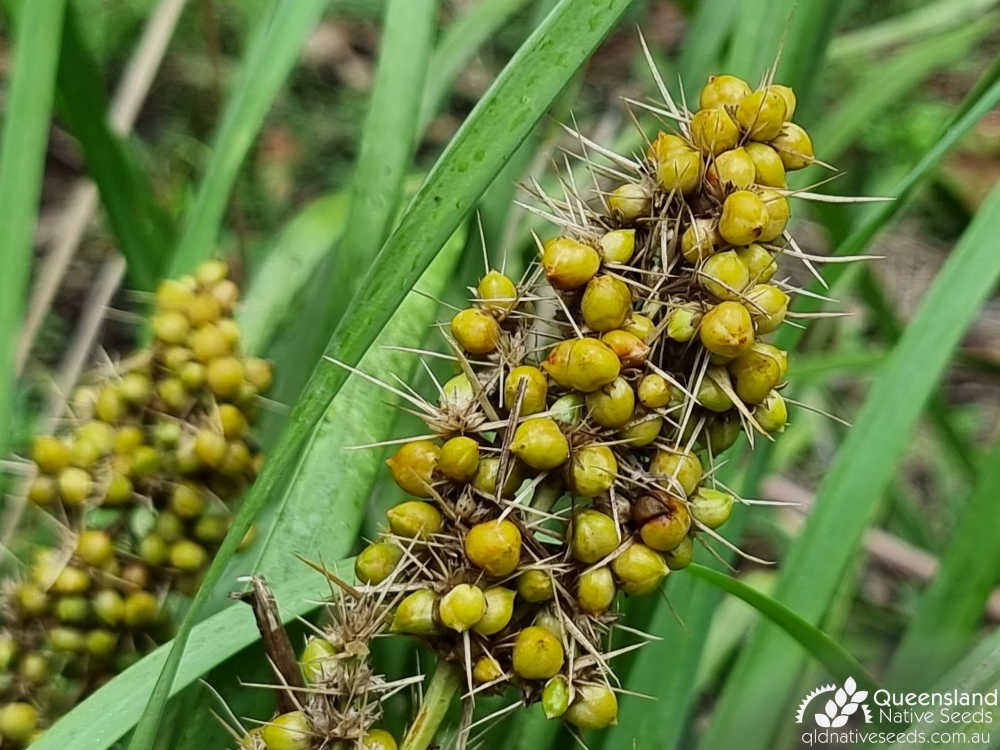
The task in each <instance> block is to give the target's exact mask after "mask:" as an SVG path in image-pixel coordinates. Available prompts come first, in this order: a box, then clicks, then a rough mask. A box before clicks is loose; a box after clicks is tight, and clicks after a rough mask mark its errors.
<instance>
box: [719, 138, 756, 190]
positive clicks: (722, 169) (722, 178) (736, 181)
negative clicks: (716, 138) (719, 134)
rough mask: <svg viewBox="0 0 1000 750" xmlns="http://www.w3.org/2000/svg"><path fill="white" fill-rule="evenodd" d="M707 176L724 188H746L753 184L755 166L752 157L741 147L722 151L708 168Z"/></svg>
mask: <svg viewBox="0 0 1000 750" xmlns="http://www.w3.org/2000/svg"><path fill="white" fill-rule="evenodd" d="M708 177H709V179H710V180H713V181H714V182H717V183H718V184H719V185H720V186H721V187H722V188H724V189H726V190H732V189H733V188H735V189H737V190H746V189H747V188H748V187H750V186H751V185H753V184H754V180H755V179H756V177H757V168H756V167H755V166H754V163H753V159H751V158H750V154H748V153H747V152H746V151H745V150H744V149H742V148H732V149H729V150H728V151H723V152H722V153H721V154H719V155H718V156H716V157H715V163H713V164H712V166H711V167H709V168H708Z"/></svg>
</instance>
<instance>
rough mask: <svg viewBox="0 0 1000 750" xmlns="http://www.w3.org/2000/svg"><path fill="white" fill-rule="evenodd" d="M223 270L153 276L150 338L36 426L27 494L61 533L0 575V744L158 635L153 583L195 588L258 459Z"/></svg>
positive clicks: (257, 366)
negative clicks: (6, 577) (61, 424)
mask: <svg viewBox="0 0 1000 750" xmlns="http://www.w3.org/2000/svg"><path fill="white" fill-rule="evenodd" d="M227 275H228V272H227V267H226V265H225V264H224V263H222V262H219V261H209V262H206V263H204V264H202V265H201V266H199V267H198V269H197V270H196V272H195V273H194V274H193V275H192V276H187V277H184V278H181V279H178V280H169V281H164V282H163V283H162V284H161V285H160V287H159V289H158V291H157V293H156V303H155V304H156V310H155V312H154V315H153V317H152V329H153V334H154V341H153V343H152V344H151V346H150V347H149V348H147V349H145V350H143V351H140V352H139V353H137V354H135V355H133V356H131V357H130V358H129V359H127V360H126V361H124V362H122V363H120V364H117V365H115V366H114V367H112V368H110V369H109V371H106V372H100V373H96V374H95V375H94V378H93V380H92V383H91V384H88V385H83V386H81V387H80V388H79V389H78V390H77V391H76V392H75V393H74V395H73V397H72V399H71V404H70V406H71V410H72V419H71V420H70V423H69V424H68V427H67V430H66V432H65V433H63V434H59V435H42V436H38V437H36V438H35V440H34V443H33V446H32V454H31V457H32V460H33V461H34V463H35V466H36V468H37V474H36V476H35V477H34V478H33V479H32V480H31V481H30V483H29V486H28V490H27V492H28V497H29V498H30V500H31V501H32V502H33V503H35V504H36V505H38V506H40V507H42V508H44V509H45V510H46V511H48V512H49V514H50V516H49V517H50V518H51V519H53V520H54V521H55V522H56V524H57V526H58V528H59V536H60V541H59V542H58V543H57V544H55V545H54V546H51V547H45V548H41V549H39V550H37V551H36V553H35V555H34V560H33V562H32V564H31V565H30V566H29V568H28V571H27V575H26V576H23V577H22V578H21V579H20V580H11V581H7V582H6V583H5V585H4V601H3V607H2V611H0V620H2V627H3V630H2V632H0V680H2V681H3V684H2V685H0V694H2V701H3V706H2V707H0V735H2V736H3V738H4V742H5V743H8V742H9V743H11V744H13V745H17V744H19V743H20V744H24V743H25V742H27V741H28V740H29V739H30V738H31V736H32V735H34V733H35V732H36V731H37V730H38V728H39V727H40V726H43V725H44V724H45V723H46V722H48V721H50V720H52V719H53V718H55V717H56V716H58V715H59V713H61V712H62V711H63V710H65V708H67V707H68V705H71V704H72V703H73V702H75V700H77V699H78V698H79V697H80V696H81V695H83V694H86V693H87V692H90V691H91V690H93V689H94V688H95V687H97V686H99V685H100V684H101V683H102V682H103V681H104V680H106V679H107V678H108V677H110V676H111V675H112V674H114V673H115V672H116V671H119V670H120V669H122V668H123V667H125V666H128V664H130V663H131V662H132V661H133V660H134V659H135V658H137V656H139V655H141V654H143V653H145V652H147V651H149V650H150V649H151V648H152V647H153V646H155V644H156V643H157V642H162V640H164V638H165V637H167V636H168V635H169V628H170V623H169V618H168V617H166V616H165V615H164V613H163V605H164V597H165V596H166V595H167V593H168V592H170V591H172V590H179V591H181V592H184V593H191V592H193V590H195V589H196V588H197V586H198V584H199V582H200V578H201V576H202V574H203V573H204V571H205V570H206V569H207V567H208V564H209V562H210V560H211V553H212V551H213V550H214V549H215V548H216V547H217V546H218V544H219V543H221V541H222V538H223V537H224V536H225V535H226V532H227V531H228V528H229V524H230V520H231V513H232V508H231V503H232V501H233V500H234V499H235V498H236V497H237V496H238V495H239V494H240V492H241V491H242V490H243V489H244V487H245V485H246V484H247V483H248V482H250V481H252V480H253V478H254V476H255V475H256V473H257V471H258V470H259V465H260V462H261V460H262V459H263V456H262V455H261V454H260V453H259V452H258V451H257V450H256V449H255V448H254V447H253V445H252V443H251V442H250V439H249V436H248V432H249V428H250V424H251V422H252V421H253V419H254V413H255V410H256V401H257V395H258V394H259V393H261V392H262V391H264V390H266V389H267V388H268V387H269V386H270V382H271V377H272V376H271V367H270V365H269V364H268V363H267V362H265V361H263V360H260V359H255V358H251V357H244V356H242V355H241V354H240V351H239V333H240V332H239V327H238V325H237V324H236V322H235V321H234V320H233V317H232V315H233V310H234V307H235V305H236V302H237V299H238V296H239V289H238V287H237V285H236V284H235V283H234V282H233V281H231V280H230V279H228V278H227ZM6 746H7V745H6V744H5V745H4V747H6Z"/></svg>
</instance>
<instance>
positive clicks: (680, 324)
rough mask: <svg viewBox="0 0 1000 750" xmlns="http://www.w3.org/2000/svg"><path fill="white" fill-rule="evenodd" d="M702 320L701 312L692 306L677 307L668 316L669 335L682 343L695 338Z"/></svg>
mask: <svg viewBox="0 0 1000 750" xmlns="http://www.w3.org/2000/svg"><path fill="white" fill-rule="evenodd" d="M700 322H701V313H700V312H698V310H695V309H692V308H690V307H677V308H674V309H673V310H671V311H670V315H669V316H668V317H667V336H668V337H670V338H672V339H673V340H674V341H679V342H681V343H682V344H683V343H685V342H687V341H690V340H691V339H693V338H694V335H695V334H696V333H697V332H698V324H699V323H700Z"/></svg>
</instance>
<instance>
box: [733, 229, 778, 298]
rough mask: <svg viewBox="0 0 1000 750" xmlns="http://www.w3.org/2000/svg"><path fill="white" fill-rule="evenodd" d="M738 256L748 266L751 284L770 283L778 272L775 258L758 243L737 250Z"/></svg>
mask: <svg viewBox="0 0 1000 750" xmlns="http://www.w3.org/2000/svg"><path fill="white" fill-rule="evenodd" d="M736 254H737V255H738V256H740V260H742V261H743V262H744V263H745V264H746V267H747V271H748V272H749V273H750V283H751V284H763V283H765V282H767V281H770V280H771V277H772V276H774V274H775V272H776V271H777V270H778V263H777V261H775V259H774V256H773V255H772V254H771V253H770V251H768V250H767V249H766V248H764V247H763V246H761V245H758V244H757V243H756V242H755V243H753V244H750V245H747V246H746V247H739V248H736ZM751 314H752V312H751Z"/></svg>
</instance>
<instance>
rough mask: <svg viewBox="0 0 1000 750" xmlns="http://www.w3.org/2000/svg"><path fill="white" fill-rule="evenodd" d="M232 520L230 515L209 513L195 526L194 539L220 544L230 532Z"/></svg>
mask: <svg viewBox="0 0 1000 750" xmlns="http://www.w3.org/2000/svg"><path fill="white" fill-rule="evenodd" d="M231 520H232V519H231V518H230V517H229V516H228V515H219V514H217V513H209V514H206V515H203V516H202V517H201V518H199V519H198V520H197V521H196V522H195V525H194V538H195V539H197V540H198V541H199V542H206V543H211V544H218V543H219V542H221V541H222V540H223V538H225V536H226V532H227V531H229V524H230V521H231Z"/></svg>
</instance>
